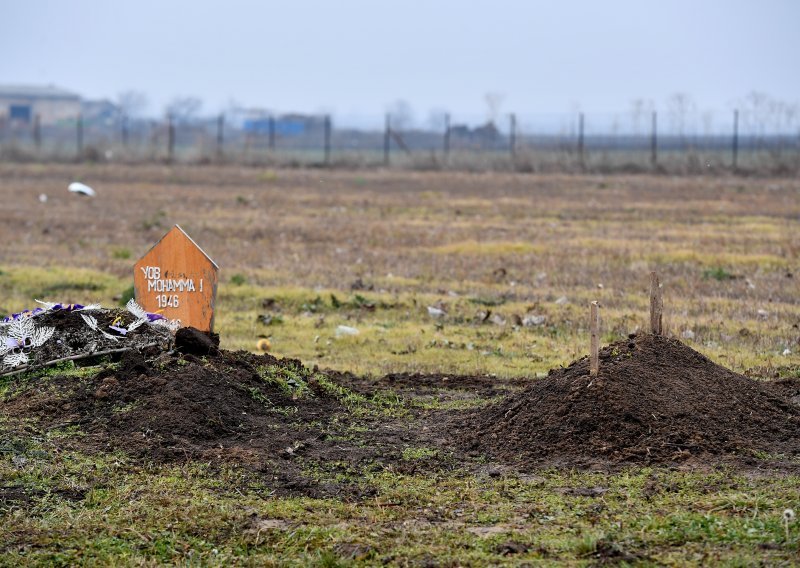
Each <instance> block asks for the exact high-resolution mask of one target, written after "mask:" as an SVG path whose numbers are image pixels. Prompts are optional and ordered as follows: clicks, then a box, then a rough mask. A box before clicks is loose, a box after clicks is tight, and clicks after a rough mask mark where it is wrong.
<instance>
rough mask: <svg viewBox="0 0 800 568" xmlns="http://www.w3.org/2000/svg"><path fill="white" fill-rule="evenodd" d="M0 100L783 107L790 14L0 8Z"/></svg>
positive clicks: (421, 113) (281, 6)
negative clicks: (70, 97) (756, 99)
mask: <svg viewBox="0 0 800 568" xmlns="http://www.w3.org/2000/svg"><path fill="white" fill-rule="evenodd" d="M0 4H2V19H3V21H4V24H3V26H2V32H0V53H2V57H0V83H37V84H39V83H55V84H57V85H59V86H62V87H65V88H68V89H71V90H74V91H77V92H79V93H81V94H83V95H85V96H88V97H98V98H99V97H109V98H114V97H115V96H116V94H117V93H118V92H120V91H122V90H125V89H130V88H135V89H139V90H142V91H144V92H146V93H147V95H148V97H149V99H150V102H151V105H150V109H149V112H150V113H153V114H156V113H158V114H160V112H161V110H162V109H163V106H164V104H165V103H166V102H168V101H169V100H170V99H171V98H172V97H174V96H178V95H195V96H199V97H201V98H202V99H203V100H204V102H205V105H204V107H203V110H204V111H206V112H215V111H217V110H219V109H222V108H224V107H226V106H227V104H228V102H229V101H230V100H231V99H235V100H236V101H238V102H239V103H242V104H244V105H248V106H259V107H266V108H272V109H276V110H281V111H288V110H298V111H319V110H326V111H332V112H334V113H337V114H339V115H374V116H376V117H378V116H379V115H380V114H381V113H382V112H384V110H386V109H387V107H388V106H389V105H390V104H391V103H392V102H393V101H395V100H397V99H405V100H407V101H408V102H409V103H410V104H411V106H412V107H413V109H414V111H415V116H416V117H417V118H418V119H423V120H424V119H425V117H427V115H428V113H429V112H430V111H431V109H448V110H450V111H451V112H453V113H455V114H459V113H461V114H469V115H476V114H480V113H483V112H484V111H485V109H486V103H485V102H484V95H485V94H486V93H487V92H497V93H502V94H504V95H505V97H504V100H503V104H502V109H503V111H510V110H515V111H517V112H519V113H521V114H525V113H544V112H563V111H570V110H575V109H577V108H580V109H582V110H586V111H620V110H626V109H628V108H629V107H630V104H631V100H632V99H634V98H639V97H642V98H645V99H652V100H653V101H654V102H655V103H656V106H657V107H662V108H663V106H664V103H665V100H666V98H667V97H668V96H669V95H670V94H671V93H674V92H678V91H680V92H686V93H689V94H691V95H692V96H693V98H694V100H695V101H696V102H697V104H698V106H700V107H701V108H713V109H718V110H719V109H727V108H730V105H731V103H732V102H733V101H735V100H736V99H739V98H741V97H743V96H744V95H746V94H747V93H748V92H750V91H752V90H759V91H763V92H766V93H769V94H771V95H773V96H774V97H776V98H779V99H783V100H786V101H792V102H796V101H798V100H800V33H798V30H800V1H798V0H758V1H755V0H753V1H748V2H744V1H739V0H728V1H724V0H705V1H703V0H696V1H685V0H669V1H667V0H660V1H645V0H640V1H635V0H597V1H585V2H578V1H574V0H573V1H568V0H566V1H565V0H562V1H557V0H550V1H527V2H526V1H522V0H516V1H511V0H492V1H483V0H481V1H474V0H473V1H467V0H460V1H456V0H439V1H435V0H430V1H420V0H402V1H396V0H387V1H378V0H372V1H368V0H328V1H312V0H295V1H291V2H290V1H283V2H266V1H264V2H255V1H250V2H246V1H241V0H235V1H231V0H229V1H226V2H203V1H199V0H194V1H183V0H181V1H166V0H162V1H153V0H137V1H131V2H119V1H105V2H101V1H90V0H74V1H70V2H67V1H42V0H0Z"/></svg>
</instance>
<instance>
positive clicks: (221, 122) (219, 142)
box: [217, 113, 225, 160]
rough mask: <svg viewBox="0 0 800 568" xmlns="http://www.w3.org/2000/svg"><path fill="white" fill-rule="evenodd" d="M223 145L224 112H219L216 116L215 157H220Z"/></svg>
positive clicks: (219, 158)
mask: <svg viewBox="0 0 800 568" xmlns="http://www.w3.org/2000/svg"><path fill="white" fill-rule="evenodd" d="M224 145H225V114H223V113H220V115H219V116H218V117H217V159H218V160H221V159H222V154H223V152H224V149H225V148H224Z"/></svg>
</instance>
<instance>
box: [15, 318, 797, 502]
mask: <svg viewBox="0 0 800 568" xmlns="http://www.w3.org/2000/svg"><path fill="white" fill-rule="evenodd" d="M217 344H218V338H216V337H208V336H205V335H203V334H201V333H200V332H197V331H196V330H190V331H185V332H181V334H180V335H179V336H178V340H177V341H176V345H177V349H176V350H174V351H164V350H159V349H158V348H150V349H149V350H145V351H143V352H139V351H131V352H128V353H124V354H123V355H122V358H121V360H120V361H119V362H118V363H117V364H116V365H109V366H107V367H106V368H104V369H103V370H101V371H100V372H98V373H96V374H95V375H93V376H90V377H88V378H84V379H80V380H78V379H76V377H74V376H65V375H64V376H55V377H51V378H49V379H48V380H47V381H45V380H42V379H36V378H31V377H28V378H25V377H18V378H14V379H10V380H11V381H12V384H11V385H10V387H9V389H8V391H7V392H6V395H5V396H4V398H3V399H2V400H0V412H1V413H2V414H4V415H6V416H8V417H9V418H12V419H19V424H20V428H27V429H30V428H36V429H38V430H40V431H44V430H54V429H69V428H73V429H77V430H78V431H79V432H80V435H76V436H70V437H67V438H65V439H63V440H62V442H60V443H63V444H65V447H68V448H73V449H79V450H82V451H88V452H92V453H99V452H109V451H122V452H125V453H126V454H128V455H129V456H131V457H132V458H133V459H136V460H140V461H142V462H143V463H148V462H151V463H152V462H157V463H170V462H185V461H197V460H199V461H203V462H210V463H215V464H218V465H235V466H242V467H245V468H246V469H247V470H249V471H251V472H253V473H254V474H256V475H257V476H258V477H259V478H260V479H266V480H268V485H269V486H270V487H272V490H273V492H275V493H279V494H281V493H282V494H296V493H299V494H306V495H313V496H323V495H344V496H358V497H362V496H364V495H365V493H366V494H368V493H369V489H368V488H364V487H363V486H362V485H360V484H358V483H357V482H356V481H350V482H348V481H342V482H336V483H333V482H330V481H318V480H317V479H315V478H314V476H313V475H310V474H309V473H308V472H309V470H310V469H313V468H315V467H316V468H322V469H325V470H326V471H329V470H330V468H340V469H341V470H342V472H343V473H347V472H350V473H353V472H363V471H365V469H366V470H375V471H380V470H383V469H386V468H389V469H392V470H394V471H408V472H414V471H420V470H423V471H428V470H441V469H443V468H468V469H480V468H481V467H484V469H485V466H481V465H480V464H479V462H480V460H479V459H477V458H482V457H484V456H488V458H489V459H490V462H491V463H492V464H494V465H493V466H492V467H502V468H506V469H508V468H510V469H517V470H523V471H524V470H530V469H533V468H537V467H553V466H555V467H593V468H617V467H619V466H625V465H631V464H646V465H678V464H684V465H695V464H697V465H700V464H702V465H714V464H718V463H720V462H725V463H729V464H732V465H735V466H741V467H745V468H752V467H763V466H768V467H779V468H786V467H790V468H794V467H795V466H796V463H797V462H796V459H797V457H798V456H800V440H798V437H797V432H798V431H800V405H798V392H800V387H798V384H797V382H793V381H781V382H776V383H767V382H763V381H758V380H755V379H752V378H748V377H745V376H742V375H738V374H736V373H734V372H732V371H729V370H728V369H725V368H723V367H721V366H719V365H716V364H714V363H713V362H711V361H710V360H709V359H707V358H706V357H705V356H703V355H701V354H700V353H697V352H696V351H694V350H692V349H690V348H689V347H687V346H686V345H684V344H682V343H681V342H679V341H677V340H673V339H666V338H662V337H655V336H650V335H644V336H634V337H631V338H629V339H628V340H626V341H623V342H619V343H615V344H612V345H609V346H608V347H606V348H605V349H603V350H602V352H601V357H600V359H601V371H600V374H599V375H598V376H597V377H590V376H589V369H588V361H587V359H585V358H584V359H580V360H578V361H575V362H574V363H572V364H570V365H569V366H568V367H566V368H561V369H556V370H553V371H551V372H550V374H549V376H547V377H546V378H543V379H539V380H535V381H533V382H530V383H529V384H528V386H526V387H525V388H524V389H520V384H521V381H519V380H509V381H504V380H500V379H497V378H495V377H490V376H465V377H458V376H445V375H435V376H434V375H418V374H392V375H387V376H385V377H382V378H378V379H369V378H365V377H356V376H353V375H348V374H345V373H336V372H323V371H317V370H314V371H311V370H309V369H307V368H305V367H304V366H303V365H302V364H301V363H300V362H299V361H297V360H292V359H277V358H275V357H273V356H271V355H269V354H265V355H254V354H251V353H247V352H243V351H239V352H230V351H226V350H218V349H217V348H216V345H217ZM270 369H272V370H273V371H274V372H277V373H279V372H280V371H281V370H284V371H289V375H292V374H295V375H298V376H304V377H306V378H307V388H308V391H309V392H305V393H303V394H302V395H299V394H297V393H293V392H292V391H291V390H287V388H286V385H281V384H278V383H275V382H270V381H268V380H265V378H264V372H265V370H267V371H268V370H270ZM320 377H322V378H324V379H325V381H326V382H327V384H326V385H323V384H321V382H320V381H321V380H322V379H321V378H320ZM331 383H332V384H334V385H337V386H338V387H342V388H345V389H348V390H347V392H351V393H357V394H360V395H361V396H362V397H365V398H364V400H369V397H371V396H373V395H375V394H376V393H381V392H386V391H390V392H393V393H394V394H396V395H397V398H398V400H399V401H401V402H400V403H398V409H401V410H402V412H398V413H395V414H392V413H391V412H385V411H384V412H377V413H373V414H370V413H369V412H367V413H362V414H360V415H358V416H354V413H353V409H352V408H350V407H347V406H346V405H345V404H344V403H343V402H342V399H341V393H336V392H332V390H331V387H330V384H331ZM498 398H500V399H501V400H500V402H493V403H490V404H488V405H484V407H483V408H480V409H478V410H442V409H441V408H438V409H430V408H427V407H425V406H424V405H414V404H408V402H409V401H414V400H415V399H416V400H425V399H427V400H432V399H436V400H438V401H439V402H447V401H453V400H468V399H472V400H473V401H476V400H477V401H484V402H485V401H496V400H497V399H498ZM403 401H405V402H403ZM363 404H364V406H365V407H367V406H369V405H370V404H371V403H363ZM384 410H385V409H384ZM413 448H430V449H432V450H433V451H432V452H430V453H431V455H429V456H426V457H423V458H422V459H411V460H410V459H406V458H404V455H403V453H404V451H405V450H407V449H413ZM793 460H794V461H793ZM793 464H794V465H793ZM342 478H343V479H345V478H347V476H342ZM353 478H354V479H357V478H358V476H353ZM326 479H330V477H328V478H326ZM4 491H6V493H8V495H6V496H5V498H11V499H14V498H15V497H14V490H13V488H5V489H4Z"/></svg>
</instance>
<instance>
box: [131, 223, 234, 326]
mask: <svg viewBox="0 0 800 568" xmlns="http://www.w3.org/2000/svg"><path fill="white" fill-rule="evenodd" d="M218 272H219V267H218V266H217V264H216V263H215V262H214V261H213V260H211V258H210V257H209V256H208V255H207V254H206V253H205V252H203V249H201V248H200V247H199V246H197V243H195V242H194V241H193V240H192V239H191V237H189V235H187V234H186V233H185V232H184V230H183V229H181V228H180V226H178V225H175V226H174V227H173V228H172V229H170V231H169V232H168V233H167V234H166V235H164V236H163V237H161V240H160V241H158V242H157V243H156V244H155V245H154V246H153V248H151V249H150V250H149V251H148V252H147V254H145V255H144V256H143V257H142V258H141V259H139V262H137V263H136V266H135V267H134V275H133V287H134V290H135V293H136V301H137V302H138V303H139V305H140V306H142V307H143V308H144V309H145V310H147V311H148V312H152V313H157V314H161V315H163V316H164V317H166V318H169V319H178V320H180V322H181V327H189V326H191V327H195V328H197V329H199V330H201V331H213V328H214V302H215V300H216V297H217V274H218Z"/></svg>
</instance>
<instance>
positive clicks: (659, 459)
mask: <svg viewBox="0 0 800 568" xmlns="http://www.w3.org/2000/svg"><path fill="white" fill-rule="evenodd" d="M461 426H462V428H461V433H460V435H459V437H460V441H461V443H462V445H463V446H465V447H466V449H467V450H468V451H471V452H480V453H485V454H488V455H490V456H492V457H493V458H495V459H498V460H502V461H504V462H506V463H514V464H517V465H523V466H541V465H556V466H561V465H563V466H573V465H581V466H591V465H605V464H620V463H623V464H624V463H642V464H666V463H675V462H682V461H686V460H693V461H697V462H703V463H718V462H719V461H730V460H731V459H732V460H733V461H738V462H744V463H751V464H752V463H757V460H756V457H760V458H767V457H768V456H769V457H772V459H774V460H780V459H781V456H783V458H790V459H791V458H796V457H797V456H798V455H800V436H798V432H800V406H798V404H797V403H795V402H793V401H792V399H791V398H789V397H786V396H783V395H782V393H781V392H780V391H779V390H778V389H776V388H774V386H772V385H769V384H764V383H760V382H758V381H756V380H754V379H750V378H747V377H744V376H742V375H739V374H737V373H734V372H733V371H730V370H728V369H725V368H724V367H721V366H719V365H717V364H715V363H713V362H712V361H710V360H709V359H708V358H706V357H705V356H703V355H701V354H700V353H698V352H696V351H694V350H693V349H691V348H689V347H687V346H686V345H684V344H683V343H681V342H679V341H677V340H674V339H667V338H664V337H658V336H652V335H644V336H639V337H636V336H632V337H631V338H630V339H629V340H627V341H622V342H619V343H615V344H612V345H609V346H608V347H606V348H605V349H603V350H602V351H601V353H600V372H599V375H598V376H597V377H595V378H592V377H590V376H589V361H588V358H583V359H580V360H578V361H575V362H573V363H572V364H570V365H569V366H568V367H566V368H562V369H556V370H553V371H551V372H550V374H549V375H548V376H547V377H546V378H544V379H541V380H537V381H536V382H534V383H533V384H532V385H530V386H529V387H528V388H526V389H525V390H524V391H522V392H520V393H518V394H515V395H513V396H511V397H509V398H507V399H505V400H504V401H503V402H501V403H498V404H496V405H493V406H490V407H488V408H485V409H482V410H480V411H476V412H474V413H472V414H471V415H470V416H469V417H468V418H467V419H466V420H465V421H464V422H463V423H462V424H461Z"/></svg>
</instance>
